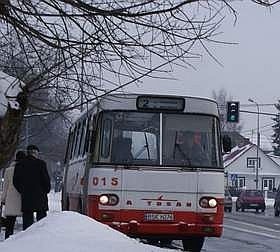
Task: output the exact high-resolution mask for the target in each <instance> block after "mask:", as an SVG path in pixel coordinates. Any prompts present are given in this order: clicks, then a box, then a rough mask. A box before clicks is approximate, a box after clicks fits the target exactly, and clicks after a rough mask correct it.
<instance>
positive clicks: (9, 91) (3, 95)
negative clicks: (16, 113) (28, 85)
mask: <svg viewBox="0 0 280 252" xmlns="http://www.w3.org/2000/svg"><path fill="white" fill-rule="evenodd" d="M24 85H25V84H24V83H23V82H22V81H19V80H18V79H16V78H14V77H12V76H9V75H7V74H5V73H4V72H2V71H0V118H1V117H4V116H5V114H6V111H7V107H8V104H9V105H10V106H11V108H13V109H19V104H18V102H17V101H16V97H17V95H18V93H20V92H21V91H22V87H23V86H24Z"/></svg>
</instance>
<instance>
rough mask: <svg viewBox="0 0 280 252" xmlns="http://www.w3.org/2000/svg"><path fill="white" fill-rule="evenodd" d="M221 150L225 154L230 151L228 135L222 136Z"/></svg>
mask: <svg viewBox="0 0 280 252" xmlns="http://www.w3.org/2000/svg"><path fill="white" fill-rule="evenodd" d="M222 142H223V150H224V152H225V153H227V152H230V151H231V138H230V137H229V136H228V135H225V136H223V139H222Z"/></svg>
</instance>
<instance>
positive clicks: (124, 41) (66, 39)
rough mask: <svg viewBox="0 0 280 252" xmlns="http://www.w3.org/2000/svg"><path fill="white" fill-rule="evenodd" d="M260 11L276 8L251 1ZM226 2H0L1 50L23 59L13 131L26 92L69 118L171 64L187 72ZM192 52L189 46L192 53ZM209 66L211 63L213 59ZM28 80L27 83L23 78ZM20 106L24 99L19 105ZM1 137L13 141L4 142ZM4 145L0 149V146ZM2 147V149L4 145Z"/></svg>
mask: <svg viewBox="0 0 280 252" xmlns="http://www.w3.org/2000/svg"><path fill="white" fill-rule="evenodd" d="M251 1H252V2H253V3H256V4H260V5H263V6H267V7H268V6H273V5H274V4H276V3H277V2H278V1H267V0H263V1H260V0H251ZM232 2H233V1H232V0H161V1H155V0H125V1H124V0H99V1H98V0H95V1H93V0H28V1H27V0H2V1H0V19H2V20H3V22H1V23H0V41H1V50H2V51H4V50H5V48H6V47H7V46H11V44H13V45H14V46H13V50H12V52H11V55H12V56H13V57H15V58H17V57H18V55H21V57H23V58H25V63H26V64H27V65H28V71H26V72H25V75H24V74H23V75H21V76H20V78H21V79H22V80H25V81H26V86H25V88H24V90H23V92H22V94H21V95H20V97H21V99H20V100H21V102H20V106H21V110H20V111H11V108H8V110H7V111H8V112H7V115H9V113H11V112H12V113H16V115H15V116H16V117H17V122H18V124H19V125H20V122H21V119H22V116H23V114H24V112H25V109H26V108H27V107H28V106H33V107H36V104H32V102H30V100H29V99H28V98H29V97H30V95H29V94H30V92H33V93H34V92H36V91H37V90H39V89H48V92H49V94H50V95H52V96H53V98H54V99H57V100H58V101H59V102H60V104H61V106H60V107H59V109H58V108H57V107H52V106H51V105H50V104H45V105H43V106H41V107H40V108H37V109H41V110H45V111H57V110H61V111H62V110H70V109H73V108H75V107H77V106H82V105H83V104H88V103H89V102H91V101H92V100H94V99H96V98H98V97H99V96H103V95H106V94H107V93H108V92H113V91H116V90H119V89H122V88H123V87H124V86H126V85H129V84H130V83H132V82H137V81H140V80H141V79H142V78H143V77H145V76H148V77H151V78H160V77H162V76H165V77H166V75H164V73H166V74H167V73H169V72H170V71H172V69H173V66H174V64H177V65H180V66H184V67H188V66H191V65H192V59H193V58H197V57H200V53H197V52H196V50H195V49H198V48H200V49H201V48H202V49H203V50H204V51H205V52H206V53H208V54H209V55H211V56H212V57H213V58H214V59H215V57H214V55H212V54H211V51H210V50H209V43H221V41H217V40H216V35H218V34H219V27H220V25H221V23H222V21H223V19H224V17H225V16H226V15H228V14H230V15H235V16H236V11H235V10H234V8H233V7H232V5H231V4H232ZM196 45H197V46H196ZM215 60H216V59H215ZM30 77H31V78H30ZM23 98H24V99H23ZM7 115H6V116H5V117H4V118H2V119H1V120H0V127H1V129H2V131H1V132H0V149H1V150H5V149H7V146H6V145H9V149H10V151H9V152H7V153H3V152H2V153H1V158H0V167H1V165H3V163H4V162H5V161H7V160H9V159H10V157H11V155H12V153H13V151H14V150H15V147H16V143H17V139H18V137H17V136H18V132H19V131H18V127H16V126H14V129H13V132H11V130H10V128H11V125H14V121H13V120H11V119H10V118H9V116H7ZM4 125H5V126H4ZM8 135H13V141H10V139H9V137H7V136H8ZM4 143H5V144H6V145H5V146H4V145H3V144H4ZM7 143H9V144H7Z"/></svg>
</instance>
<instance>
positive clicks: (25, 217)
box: [13, 145, 51, 230]
mask: <svg viewBox="0 0 280 252" xmlns="http://www.w3.org/2000/svg"><path fill="white" fill-rule="evenodd" d="M38 156H39V148H38V147H37V146H35V145H29V146H28V147H27V156H26V158H25V159H24V160H23V161H22V162H19V163H18V164H16V166H15V172H14V178H13V182H14V186H15V188H16V189H17V191H18V192H19V193H20V194H21V200H22V204H21V211H22V221H23V230H25V229H27V228H28V227H29V226H31V225H32V224H33V222H34V217H33V214H34V212H35V213H36V220H37V221H39V220H40V219H42V218H44V217H46V216H47V211H48V210H49V208H48V193H49V192H50V188H51V184H50V177H49V174H48V171H47V165H46V162H45V161H43V160H41V159H39V158H38Z"/></svg>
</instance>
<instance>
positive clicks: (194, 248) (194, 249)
mask: <svg viewBox="0 0 280 252" xmlns="http://www.w3.org/2000/svg"><path fill="white" fill-rule="evenodd" d="M182 243H183V248H184V251H190V252H200V251H201V249H202V247H203V243H204V237H189V238H186V239H183V240H182Z"/></svg>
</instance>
